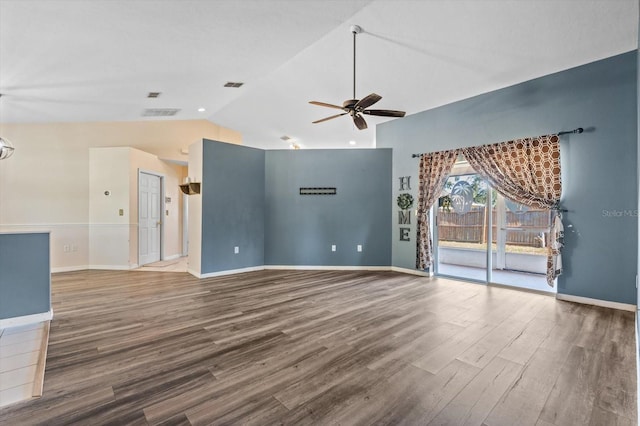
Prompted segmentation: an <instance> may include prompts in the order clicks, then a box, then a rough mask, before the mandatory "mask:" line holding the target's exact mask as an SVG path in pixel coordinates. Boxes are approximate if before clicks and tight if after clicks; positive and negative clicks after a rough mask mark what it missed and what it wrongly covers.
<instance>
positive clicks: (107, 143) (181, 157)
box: [0, 120, 241, 271]
mask: <svg viewBox="0 0 640 426" xmlns="http://www.w3.org/2000/svg"><path fill="white" fill-rule="evenodd" d="M0 135H2V136H3V137H5V138H8V139H9V140H11V141H12V142H13V144H14V145H15V148H16V151H15V154H14V155H13V156H12V157H11V158H9V159H7V160H2V161H0V230H4V231H16V230H50V231H51V249H52V251H51V255H52V268H53V270H54V271H61V270H73V269H81V268H86V267H88V266H89V265H90V259H89V252H90V247H89V224H90V221H91V220H92V219H91V218H90V214H89V205H90V202H89V200H90V193H89V186H90V156H89V150H90V148H94V147H133V148H137V149H139V150H142V151H146V152H148V153H151V154H154V155H156V156H158V157H160V158H166V159H171V160H178V161H185V162H186V161H187V159H188V156H187V155H185V154H182V153H181V150H182V149H186V148H187V147H188V146H189V145H190V144H191V143H193V142H195V141H198V140H202V138H209V139H215V140H220V141H225V142H231V143H241V136H240V134H239V133H238V132H235V131H233V130H229V129H225V128H223V127H220V126H217V125H215V124H213V123H210V122H208V121H206V120H187V121H185V120H168V121H139V122H104V123H51V124H20V123H18V124H0ZM180 173H183V172H180ZM177 198H180V197H177ZM172 200H173V197H172ZM176 201H177V200H176ZM105 202H106V201H105ZM175 205H176V206H177V205H178V203H176V204H175ZM104 212H105V214H107V212H108V211H107V210H105V211H104ZM96 214H102V213H97V212H96ZM170 214H171V212H170ZM136 216H137V213H136ZM176 216H178V215H177V214H176ZM102 219H105V220H106V219H108V217H107V218H102ZM102 219H96V220H102ZM116 220H117V221H119V220H120V219H119V218H117V219H116ZM126 220H127V221H130V220H131V219H130V218H127V219H126ZM105 223H106V222H105ZM118 223H119V222H118ZM128 223H137V218H136V220H135V221H133V222H128ZM65 246H69V251H68V252H66V251H64V247H65ZM110 250H115V249H110ZM136 250H137V249H136ZM172 253H173V251H172V250H168V251H167V254H172ZM128 260H129V261H130V259H128Z"/></svg>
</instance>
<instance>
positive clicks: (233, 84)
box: [224, 81, 244, 88]
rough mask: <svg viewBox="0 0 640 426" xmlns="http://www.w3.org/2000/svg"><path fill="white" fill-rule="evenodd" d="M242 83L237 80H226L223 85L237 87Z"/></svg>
mask: <svg viewBox="0 0 640 426" xmlns="http://www.w3.org/2000/svg"><path fill="white" fill-rule="evenodd" d="M243 84H244V83H238V82H235V81H228V82H227V83H226V84H225V85H224V87H236V88H238V87H240V86H242V85H243Z"/></svg>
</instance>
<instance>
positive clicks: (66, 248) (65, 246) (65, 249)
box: [62, 244, 71, 253]
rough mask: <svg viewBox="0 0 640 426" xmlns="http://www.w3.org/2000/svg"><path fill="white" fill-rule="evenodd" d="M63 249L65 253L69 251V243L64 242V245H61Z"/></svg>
mask: <svg viewBox="0 0 640 426" xmlns="http://www.w3.org/2000/svg"><path fill="white" fill-rule="evenodd" d="M62 248H63V249H64V252H65V253H69V252H70V251H71V250H70V248H69V244H65V245H64V247H62Z"/></svg>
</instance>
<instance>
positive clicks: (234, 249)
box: [233, 246, 240, 254]
mask: <svg viewBox="0 0 640 426" xmlns="http://www.w3.org/2000/svg"><path fill="white" fill-rule="evenodd" d="M233 252H234V253H235V254H238V253H240V247H238V246H235V247H234V248H233Z"/></svg>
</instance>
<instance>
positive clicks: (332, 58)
mask: <svg viewBox="0 0 640 426" xmlns="http://www.w3.org/2000/svg"><path fill="white" fill-rule="evenodd" d="M353 24H357V25H359V26H361V27H362V28H363V30H364V32H363V33H361V34H360V35H358V39H357V42H358V51H357V53H358V55H357V73H356V75H357V88H356V90H357V97H358V98H361V97H364V96H365V95H367V94H369V93H372V92H375V93H378V94H380V95H381V96H382V100H381V101H380V102H378V103H377V104H376V105H375V107H376V108H381V109H399V110H405V111H407V113H408V114H412V113H416V112H419V111H423V110H426V109H429V108H433V107H436V106H439V105H443V104H446V103H449V102H453V101H456V100H459V99H464V98H468V97H470V96H474V95H478V94H481V93H485V92H488V91H491V90H495V89H498V88H502V87H506V86H509V85H512V84H516V83H519V82H522V81H526V80H529V79H532V78H535V77H539V76H543V75H546V74H550V73H553V72H557V71H561V70H564V69H567V68H571V67H574V66H578V65H582V64H585V63H589V62H592V61H595V60H598V59H602V58H606V57H609V56H612V55H616V54H619V53H623V52H627V51H630V50H633V49H637V47H638V0H599V1H588V0H581V1H576V0H554V1H535V0H468V1H465V0H458V1H451V0H442V1H438V0H433V1H416V0H409V1H402V0H373V1H371V0H333V1H332V0H296V1H293V0H211V1H203V0H182V1H178V0H173V1H171V0H163V1H160V0H158V1H134V0H125V1H120V0H91V1H76V0H71V1H58V0H32V1H20V0H0V93H1V94H2V95H3V96H2V97H1V98H0V123H12V122H27V123H30V122H83V121H133V120H158V119H160V120H170V119H182V120H185V119H201V118H206V119H209V120H211V121H212V122H214V123H216V124H220V125H222V126H225V127H229V128H232V129H234V130H238V131H240V132H241V133H242V135H243V140H244V143H245V144H247V145H250V146H256V147H261V148H288V146H289V142H285V141H283V140H282V139H281V137H282V136H284V135H286V136H288V137H290V138H292V141H293V142H295V143H297V144H298V145H300V146H301V147H303V148H328V147H331V148H338V147H345V148H346V147H350V145H349V141H354V142H355V144H356V145H355V146H357V147H372V146H375V125H376V124H377V123H381V122H383V121H384V120H387V119H385V118H378V117H366V119H367V122H368V124H369V128H368V129H367V130H363V131H360V130H357V129H356V128H355V126H354V125H353V123H352V122H351V120H350V119H349V118H348V117H347V116H345V117H340V118H337V119H334V120H331V121H327V122H325V123H321V124H311V122H312V121H314V120H317V119H320V118H323V117H326V116H329V115H332V114H334V113H335V112H336V110H331V109H328V108H322V107H318V106H314V105H310V104H309V103H308V101H310V100H317V101H323V102H328V103H333V104H341V103H342V101H344V100H346V99H349V98H351V95H352V78H353V75H352V53H353V52H352V47H353V46H352V35H351V33H350V27H351V25H353ZM229 81H238V82H243V83H244V85H243V86H242V87H240V88H225V87H223V86H224V84H225V83H227V82H229ZM148 92H161V95H160V96H159V97H158V98H155V99H150V98H147V93H148ZM146 108H177V109H179V110H180V111H179V112H178V113H177V114H176V115H175V116H174V117H166V118H148V117H142V116H141V114H142V111H143V110H144V109H146ZM199 108H204V109H205V110H206V111H204V112H199V111H198V109H199Z"/></svg>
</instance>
